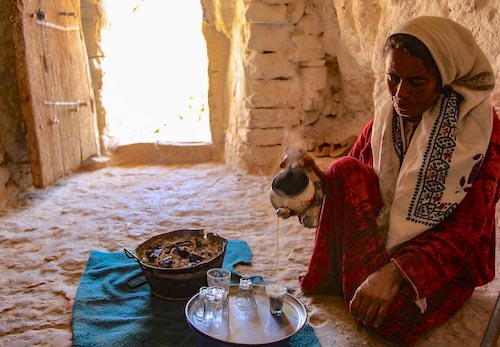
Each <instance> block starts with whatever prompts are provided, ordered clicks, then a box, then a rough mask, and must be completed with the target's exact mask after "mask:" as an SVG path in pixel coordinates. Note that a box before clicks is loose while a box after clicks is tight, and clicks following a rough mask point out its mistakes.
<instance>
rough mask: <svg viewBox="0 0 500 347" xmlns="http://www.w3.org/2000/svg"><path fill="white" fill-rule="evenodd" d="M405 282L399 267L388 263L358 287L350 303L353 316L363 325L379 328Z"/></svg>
mask: <svg viewBox="0 0 500 347" xmlns="http://www.w3.org/2000/svg"><path fill="white" fill-rule="evenodd" d="M404 281H405V279H404V277H403V275H402V274H401V272H400V271H399V269H398V267H397V265H396V264H395V263H394V262H392V261H391V262H389V263H387V264H386V265H384V266H383V267H382V268H381V269H380V270H378V271H375V272H374V273H372V274H371V275H370V276H368V278H367V279H366V280H365V281H364V282H363V283H361V285H360V286H359V287H358V289H357V290H356V292H355V293H354V296H353V298H352V300H351V302H350V303H349V310H350V312H351V314H352V315H353V316H354V317H355V318H357V319H359V320H360V321H362V322H363V324H367V325H373V326H374V327H379V326H380V324H382V322H383V321H384V318H385V315H386V313H387V309H388V308H389V305H390V304H391V303H392V302H393V301H394V299H395V298H396V296H397V294H398V293H399V289H400V287H401V285H402V284H403V282H404Z"/></svg>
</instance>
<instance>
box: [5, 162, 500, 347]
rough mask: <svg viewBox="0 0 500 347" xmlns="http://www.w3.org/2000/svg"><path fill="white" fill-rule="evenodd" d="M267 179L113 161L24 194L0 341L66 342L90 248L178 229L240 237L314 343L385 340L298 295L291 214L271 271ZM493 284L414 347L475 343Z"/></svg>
mask: <svg viewBox="0 0 500 347" xmlns="http://www.w3.org/2000/svg"><path fill="white" fill-rule="evenodd" d="M270 180H271V177H266V176H251V175H246V174H242V173H239V172H234V171H231V170H229V169H228V168H227V167H225V166H222V165H217V164H203V165H197V166H191V167H177V166H176V167H155V166H145V167H134V168H118V167H115V168H105V169H101V170H98V171H94V172H81V173H77V174H75V175H73V176H70V177H66V178H64V179H62V180H60V181H59V182H58V183H56V184H55V185H53V186H51V187H49V188H47V189H44V190H37V189H29V190H28V191H26V192H24V193H23V194H22V195H21V199H20V200H19V201H17V202H16V203H14V204H13V205H12V206H11V207H8V208H7V209H6V210H4V211H2V212H0V251H1V253H2V256H1V258H0V259H1V260H0V264H1V267H0V271H1V272H0V276H1V277H0V280H1V283H0V297H1V298H2V300H0V346H33V345H50V346H69V345H71V338H72V334H71V313H72V302H73V299H74V297H75V294H76V290H77V287H78V283H79V280H80V276H81V274H82V272H83V270H84V268H85V265H86V261H87V258H88V256H89V252H90V250H93V249H95V250H101V251H121V250H123V248H124V247H127V248H132V249H134V248H135V247H136V246H137V245H138V244H140V243H142V242H143V241H145V240H146V239H148V238H150V237H151V236H154V235H156V234H159V233H163V232H167V231H172V230H176V229H183V228H204V229H205V230H208V231H214V232H217V233H219V234H220V235H222V236H223V237H226V238H241V239H244V240H246V241H247V242H248V243H249V245H250V247H251V249H252V251H253V252H254V258H253V264H252V265H251V266H248V267H240V268H239V271H240V272H242V273H243V274H248V275H253V274H260V275H263V276H264V277H265V278H268V279H274V280H278V281H280V282H282V283H284V284H286V285H288V286H290V287H292V288H296V292H295V295H296V296H297V297H298V298H299V299H300V300H301V301H302V302H303V303H304V304H305V306H306V307H307V310H308V314H309V320H310V323H311V325H312V326H313V327H314V328H315V330H316V333H317V335H318V336H319V338H320V341H321V343H322V345H323V346H360V345H366V346H386V345H387V343H384V342H382V341H380V340H378V339H377V338H375V337H374V336H371V335H369V334H368V333H367V332H366V331H365V330H363V329H362V328H361V327H358V326H357V325H356V324H355V323H354V322H353V321H352V320H351V319H350V317H349V315H348V312H347V311H346V309H345V308H344V305H343V302H342V300H341V299H340V298H336V297H328V296H316V297H314V296H311V297H306V296H304V295H302V293H301V292H300V289H299V286H298V275H299V274H303V273H305V270H306V267H307V263H308V261H309V255H310V252H311V248H312V243H313V238H314V230H312V229H306V228H303V227H301V226H300V224H299V223H298V222H297V220H296V219H295V218H292V219H289V220H285V221H281V223H280V236H281V237H280V252H279V259H280V271H279V272H278V275H279V277H277V273H276V265H275V261H276V243H275V242H276V224H277V223H276V217H275V214H274V211H273V208H272V206H271V204H270V202H269V198H268V188H269V183H270ZM497 234H498V233H497ZM497 248H498V246H497ZM497 268H498V267H497ZM499 291H500V281H499V280H498V279H496V280H495V281H494V282H492V283H490V284H489V285H487V286H485V287H482V288H478V289H477V290H476V293H475V294H474V296H473V297H472V299H471V300H469V302H468V303H467V304H466V305H465V307H464V308H463V309H462V310H460V311H459V312H458V313H457V314H456V315H455V316H454V317H453V318H452V319H451V321H450V322H448V323H447V324H445V325H444V326H442V327H440V328H438V329H436V330H435V331H432V332H431V333H430V334H428V335H427V336H425V337H424V338H423V339H422V340H421V341H420V342H419V343H418V344H417V345H418V346H468V347H470V346H479V345H480V342H481V339H482V336H483V333H484V330H485V328H486V325H487V323H488V320H489V317H490V314H491V311H492V309H493V306H494V303H495V299H496V295H497V293H498V292H499Z"/></svg>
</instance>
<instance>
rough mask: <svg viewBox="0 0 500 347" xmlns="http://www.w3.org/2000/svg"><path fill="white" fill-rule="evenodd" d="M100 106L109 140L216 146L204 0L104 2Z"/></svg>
mask: <svg viewBox="0 0 500 347" xmlns="http://www.w3.org/2000/svg"><path fill="white" fill-rule="evenodd" d="M103 5H104V8H105V11H106V16H107V18H108V24H107V25H106V26H105V27H104V28H103V32H102V47H103V51H104V55H105V59H104V62H103V66H102V68H103V72H104V76H103V92H102V98H103V105H104V107H105V109H106V114H107V121H108V128H109V131H110V133H111V136H113V137H116V138H117V139H118V141H119V144H120V145H123V144H129V143H136V142H156V141H160V142H207V143H210V142H211V136H210V127H209V109H208V102H207V94H208V71H207V68H208V58H207V52H206V42H205V39H204V37H203V34H202V31H201V23H202V9H201V5H200V1H199V0H168V1H166V0H104V1H103Z"/></svg>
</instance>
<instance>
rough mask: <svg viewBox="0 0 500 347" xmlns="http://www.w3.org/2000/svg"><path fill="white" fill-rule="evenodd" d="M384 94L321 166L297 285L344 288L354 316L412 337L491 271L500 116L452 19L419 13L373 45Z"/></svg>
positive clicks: (471, 45) (480, 62) (481, 65)
mask: <svg viewBox="0 0 500 347" xmlns="http://www.w3.org/2000/svg"><path fill="white" fill-rule="evenodd" d="M384 56H385V59H386V74H387V86H388V89H389V92H390V96H391V98H390V99H389V100H388V102H387V104H385V105H384V106H383V107H381V108H380V110H378V111H377V112H376V115H375V117H374V119H373V120H372V121H371V122H370V123H369V124H368V125H367V126H366V128H365V129H364V130H363V132H362V134H361V136H360V137H359V138H358V140H357V142H356V144H355V145H354V147H353V148H352V150H351V151H350V153H349V155H348V156H347V157H344V158H342V159H340V160H338V161H336V162H335V163H333V164H332V165H331V166H330V167H329V168H328V170H327V171H326V172H325V173H323V172H322V171H321V170H320V169H319V168H318V167H317V166H316V164H315V163H314V161H313V160H312V158H311V157H310V156H308V155H307V154H304V153H302V154H301V155H302V156H299V158H298V160H297V158H296V157H295V158H291V155H290V154H291V152H290V151H289V150H288V151H287V154H289V155H287V157H285V160H284V161H283V163H282V167H283V166H285V165H290V164H291V163H292V162H294V161H296V165H299V166H302V167H304V168H309V169H312V170H314V172H316V174H317V175H318V176H319V177H320V178H321V179H322V181H323V184H324V194H325V198H324V201H323V205H322V208H321V214H320V219H319V226H318V227H317V229H316V237H315V244H314V250H313V254H312V257H311V260H310V263H309V267H308V270H307V273H306V275H305V276H302V277H301V279H300V281H301V287H302V290H303V291H304V292H305V293H310V294H337V295H343V296H344V298H345V300H346V303H348V308H349V310H350V313H351V314H352V315H353V316H354V318H355V319H356V320H357V321H359V322H360V323H362V324H364V325H366V326H367V327H368V328H370V329H373V330H376V331H378V332H379V333H380V334H381V335H382V336H383V337H385V338H387V339H390V340H393V341H396V342H398V343H400V344H412V343H414V342H415V341H416V340H418V339H419V338H420V337H421V336H422V334H423V333H425V332H426V331H428V330H429V329H431V328H433V327H436V326H438V325H439V324H442V323H443V322H445V321H446V320H448V319H449V318H450V317H451V316H452V315H453V314H454V313H455V312H456V311H457V310H458V309H459V308H460V307H461V306H462V305H463V304H464V303H465V301H466V300H467V299H469V297H470V296H471V295H472V292H473V291H474V288H475V287H477V286H481V285H484V284H486V283H488V282H489V281H491V280H492V279H493V277H494V271H495V254H494V250H495V231H494V218H495V205H496V202H497V201H498V198H499V185H498V182H499V177H500V164H499V163H500V147H499V145H500V121H499V119H498V118H497V116H496V115H495V114H494V112H493V111H492V108H491V106H490V104H489V95H490V93H491V91H492V89H493V87H494V76H493V71H492V69H491V66H490V64H489V62H488V60H487V58H486V57H485V56H484V54H483V53H482V51H481V50H480V48H479V47H478V46H477V44H476V42H475V40H474V38H473V36H472V34H471V33H470V32H469V31H468V30H467V29H465V28H464V27H462V26H460V25H459V24H457V23H456V22H454V21H452V20H450V19H447V18H439V17H419V18H415V19H412V20H410V21H408V22H405V23H404V24H402V25H401V26H400V27H399V28H397V29H396V30H395V31H394V33H393V34H392V35H391V36H390V37H389V38H388V39H387V41H386V44H385V47H384Z"/></svg>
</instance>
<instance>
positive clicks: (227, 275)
mask: <svg viewBox="0 0 500 347" xmlns="http://www.w3.org/2000/svg"><path fill="white" fill-rule="evenodd" d="M207 283H208V285H209V286H211V287H213V286H219V287H224V288H225V289H226V291H227V292H228V293H229V288H230V285H231V271H229V270H227V269H222V268H213V269H210V270H208V271H207Z"/></svg>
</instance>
